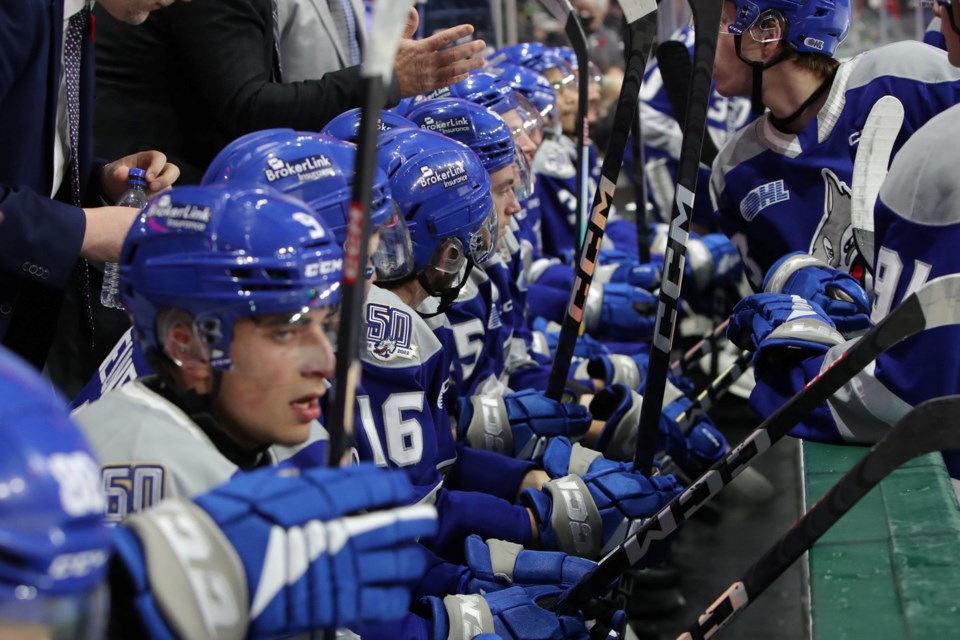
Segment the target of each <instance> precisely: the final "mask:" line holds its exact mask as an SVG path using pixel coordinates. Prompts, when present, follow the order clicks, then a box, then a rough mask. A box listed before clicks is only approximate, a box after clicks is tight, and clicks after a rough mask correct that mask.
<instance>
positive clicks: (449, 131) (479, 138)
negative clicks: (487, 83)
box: [410, 98, 534, 200]
mask: <svg viewBox="0 0 960 640" xmlns="http://www.w3.org/2000/svg"><path fill="white" fill-rule="evenodd" d="M410 119H411V120H412V121H413V122H415V123H417V124H418V125H419V126H420V128H421V129H427V130H429V131H436V132H438V133H442V134H443V135H445V136H447V137H448V138H453V139H454V140H456V141H457V142H462V143H463V144H465V145H467V146H468V147H470V149H471V150H472V151H473V152H474V153H475V154H477V157H479V158H480V162H482V163H483V167H484V168H485V169H486V170H487V172H488V173H491V174H492V173H493V172H494V171H499V170H500V169H503V168H505V167H509V166H511V165H513V166H514V167H515V168H516V171H515V178H516V187H515V191H516V192H517V198H518V199H520V200H523V199H525V198H528V197H530V196H531V195H532V194H533V180H534V178H533V171H531V170H530V165H529V163H528V162H527V159H526V157H525V156H524V155H523V153H521V152H520V151H519V150H518V149H517V145H516V143H515V142H514V140H513V135H512V134H511V133H510V128H509V127H507V125H506V123H505V122H504V121H503V119H502V118H501V117H500V116H498V115H497V114H496V113H493V112H492V111H490V110H489V109H484V108H483V107H481V106H480V105H478V104H474V103H472V102H467V101H466V100H459V99H457V98H437V99H435V100H426V101H424V102H421V103H420V104H419V105H417V106H416V107H414V109H413V110H412V111H411V112H410Z"/></svg>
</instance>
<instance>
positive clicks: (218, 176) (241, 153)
mask: <svg viewBox="0 0 960 640" xmlns="http://www.w3.org/2000/svg"><path fill="white" fill-rule="evenodd" d="M291 133H293V129H263V130H261V131H253V132H251V133H247V134H245V135H242V136H240V137H239V138H237V139H236V140H234V141H233V142H231V143H230V144H228V145H227V146H225V147H224V148H223V149H221V150H220V153H218V154H217V155H216V157H215V158H214V159H213V161H212V162H211V163H210V165H209V166H208V167H207V171H206V172H205V173H204V174H203V180H202V181H201V184H216V183H218V182H224V181H225V180H227V179H229V178H230V175H231V174H232V173H233V165H234V164H236V163H237V162H242V161H243V160H244V159H245V158H246V157H247V156H249V155H250V154H253V153H256V152H257V150H258V149H259V148H260V147H261V146H264V145H266V146H269V145H272V144H273V140H274V139H275V138H276V136H278V135H287V134H291Z"/></svg>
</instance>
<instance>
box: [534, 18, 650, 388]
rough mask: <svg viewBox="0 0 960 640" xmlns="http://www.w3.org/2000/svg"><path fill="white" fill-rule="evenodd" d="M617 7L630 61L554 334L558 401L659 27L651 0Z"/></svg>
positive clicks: (553, 370) (553, 382)
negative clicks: (628, 43) (628, 40)
mask: <svg viewBox="0 0 960 640" xmlns="http://www.w3.org/2000/svg"><path fill="white" fill-rule="evenodd" d="M620 6H621V8H622V9H623V14H624V16H626V18H627V28H628V29H629V30H630V31H631V33H632V36H631V45H632V47H633V48H632V50H631V53H630V63H629V64H628V65H627V69H626V73H625V74H624V78H623V87H622V88H621V90H620V97H619V98H618V99H617V109H616V112H615V113H614V121H613V133H612V135H611V136H610V142H609V144H608V145H607V152H606V155H605V156H604V159H603V167H602V168H601V177H600V185H599V186H598V188H597V193H596V195H595V196H594V199H593V210H592V211H591V213H590V220H589V222H588V223H587V235H586V237H585V239H584V242H583V246H582V247H580V251H579V253H578V258H577V266H576V272H575V277H574V282H573V289H572V290H571V291H570V300H569V302H568V303H567V310H566V313H565V314H564V317H563V324H562V325H561V326H560V337H559V338H558V339H557V352H556V355H555V356H554V358H553V365H552V367H551V369H550V378H549V381H548V383H547V396H548V397H550V398H553V399H555V400H559V399H560V397H561V396H562V395H563V387H564V385H565V383H566V381H567V375H568V374H569V372H570V362H571V360H572V359H573V350H574V347H575V346H576V340H577V336H578V335H579V333H580V326H581V324H582V322H583V309H584V305H585V304H586V301H587V294H588V293H589V292H590V284H591V282H592V281H593V272H594V269H595V268H596V265H597V258H598V257H599V253H600V242H601V241H602V240H603V233H604V229H605V228H606V226H607V215H608V214H609V212H610V205H611V203H612V202H613V194H614V192H615V191H616V185H617V179H618V178H619V176H620V167H621V165H622V164H623V154H624V151H625V150H626V144H627V138H628V137H629V134H630V129H631V128H632V127H633V119H634V115H635V114H636V111H637V100H638V98H639V96H640V83H641V82H642V81H643V69H644V67H645V66H646V64H647V57H648V56H649V54H650V48H651V47H652V45H653V38H654V37H655V35H656V30H657V4H656V1H655V0H622V1H621V2H620Z"/></svg>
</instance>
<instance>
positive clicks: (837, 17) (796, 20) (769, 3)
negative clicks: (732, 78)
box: [728, 0, 851, 56]
mask: <svg viewBox="0 0 960 640" xmlns="http://www.w3.org/2000/svg"><path fill="white" fill-rule="evenodd" d="M735 4H736V12H737V13H736V16H734V17H733V19H732V20H731V22H730V25H729V27H728V30H729V32H730V33H732V34H734V35H738V36H741V35H743V34H745V33H750V34H751V35H752V36H753V37H754V38H755V39H757V40H759V41H765V40H764V35H763V31H764V29H765V27H764V24H763V23H764V20H765V19H766V18H767V17H773V16H779V17H781V18H782V19H783V22H784V23H785V27H784V34H785V35H784V38H783V39H784V40H785V41H786V42H787V44H788V45H789V46H790V47H791V48H792V49H794V50H795V51H797V52H798V53H822V54H824V55H828V56H832V55H833V54H834V52H835V51H836V50H837V46H838V45H839V44H840V43H841V42H842V41H843V39H844V38H846V37H847V33H848V32H849V31H850V16H851V14H850V0H736V2H735Z"/></svg>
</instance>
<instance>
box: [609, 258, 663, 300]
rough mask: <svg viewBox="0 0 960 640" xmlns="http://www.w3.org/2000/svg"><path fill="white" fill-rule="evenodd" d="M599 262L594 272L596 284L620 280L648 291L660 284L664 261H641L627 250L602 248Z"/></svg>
mask: <svg viewBox="0 0 960 640" xmlns="http://www.w3.org/2000/svg"><path fill="white" fill-rule="evenodd" d="M598 262H599V263H600V264H599V266H597V268H596V270H595V271H594V274H593V281H594V283H595V284H606V283H608V282H619V283H623V284H629V285H630V286H633V287H640V288H641V289H646V290H647V291H653V290H654V289H656V288H657V287H659V286H660V276H661V274H662V273H663V261H660V262H647V263H641V262H640V261H639V260H637V257H636V256H635V255H630V254H629V253H627V252H626V251H616V250H609V249H601V250H600V257H599V260H598Z"/></svg>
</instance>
